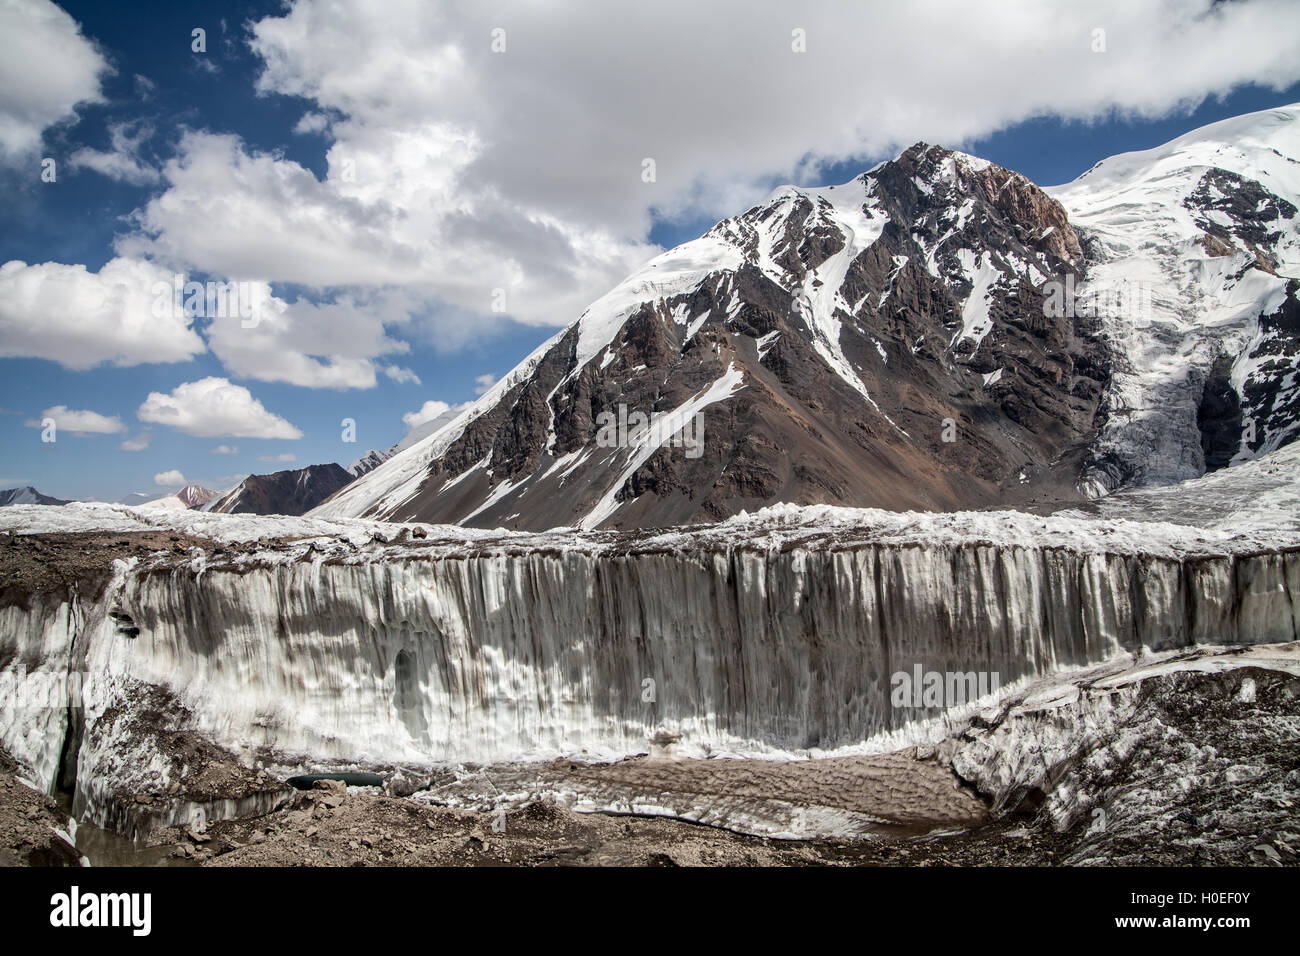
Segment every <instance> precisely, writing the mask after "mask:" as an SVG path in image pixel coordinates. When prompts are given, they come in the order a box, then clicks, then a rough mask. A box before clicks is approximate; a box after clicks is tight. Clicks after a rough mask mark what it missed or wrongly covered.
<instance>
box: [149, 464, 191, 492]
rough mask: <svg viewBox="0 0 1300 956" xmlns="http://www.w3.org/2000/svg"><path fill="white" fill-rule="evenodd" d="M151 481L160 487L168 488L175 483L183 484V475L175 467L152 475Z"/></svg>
mask: <svg viewBox="0 0 1300 956" xmlns="http://www.w3.org/2000/svg"><path fill="white" fill-rule="evenodd" d="M153 483H154V484H155V485H158V486H159V487H160V488H170V487H173V486H175V485H183V484H185V476H184V475H182V474H181V473H180V471H179V470H178V469H176V468H173V469H172V470H171V471H164V472H162V473H160V474H157V475H154V476H153Z"/></svg>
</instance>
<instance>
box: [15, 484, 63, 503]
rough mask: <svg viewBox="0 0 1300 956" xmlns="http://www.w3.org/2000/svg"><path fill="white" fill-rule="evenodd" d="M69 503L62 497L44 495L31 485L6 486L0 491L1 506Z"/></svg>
mask: <svg viewBox="0 0 1300 956" xmlns="http://www.w3.org/2000/svg"><path fill="white" fill-rule="evenodd" d="M68 503H69V502H67V501H65V500H64V499H62V498H51V497H50V496H49V495H43V494H41V493H40V492H39V491H37V490H36V489H35V488H33V487H32V486H31V485H26V486H24V487H22V488H6V489H5V490H3V491H0V508H4V507H7V506H9V505H66V504H68Z"/></svg>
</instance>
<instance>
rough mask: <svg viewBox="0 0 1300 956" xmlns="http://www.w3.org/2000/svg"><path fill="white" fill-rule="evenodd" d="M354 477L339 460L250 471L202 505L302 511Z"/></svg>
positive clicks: (232, 510)
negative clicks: (270, 471)
mask: <svg viewBox="0 0 1300 956" xmlns="http://www.w3.org/2000/svg"><path fill="white" fill-rule="evenodd" d="M351 481H353V476H352V475H351V474H349V473H348V472H347V470H345V469H344V468H342V467H341V466H340V465H338V464H336V463H335V462H328V463H326V464H323V465H308V466H307V467H305V468H296V469H291V470H288V471H277V472H275V473H273V474H269V475H249V476H248V477H247V478H245V479H244V480H243V481H241V482H240V483H239V484H238V485H236V486H235V487H234V488H232V489H231V490H230V491H228V492H226V493H225V494H223V495H221V496H220V497H217V498H214V499H213V500H211V501H209V502H207V503H206V504H205V505H203V506H202V510H204V511H213V512H217V513H219V514H259V515H268V514H279V515H301V514H304V513H306V512H307V511H310V510H311V509H312V508H314V507H315V506H317V505H318V504H320V503H321V502H323V501H324V500H325V499H326V498H328V497H329V496H330V495H332V494H334V492H336V491H338V490H339V489H340V488H342V487H344V486H345V485H347V484H349V483H350V482H351Z"/></svg>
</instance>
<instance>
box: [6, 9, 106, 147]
mask: <svg viewBox="0 0 1300 956" xmlns="http://www.w3.org/2000/svg"><path fill="white" fill-rule="evenodd" d="M108 71H109V66H108V62H107V61H106V60H105V59H104V57H103V56H102V55H101V54H100V52H99V51H98V50H97V49H95V46H94V44H93V43H91V42H90V41H89V40H87V39H86V38H85V37H84V36H82V34H81V30H80V29H79V27H78V26H77V21H75V20H74V19H72V17H70V16H68V14H66V13H64V12H63V11H62V10H61V9H59V8H58V7H57V6H55V5H54V4H53V3H50V2H49V0H0V161H5V162H9V163H14V162H18V161H22V160H24V159H26V158H28V157H30V156H32V155H34V154H35V152H36V150H37V147H38V146H40V142H41V134H42V133H43V132H44V131H45V130H46V129H47V128H48V127H50V126H53V125H54V124H55V123H58V122H60V121H63V120H66V119H69V118H71V117H72V116H74V115H75V114H74V109H75V107H76V106H77V104H78V103H93V102H98V101H99V100H100V99H101V98H102V97H101V95H100V87H99V82H100V78H101V77H102V76H103V75H104V74H105V73H107V72H108Z"/></svg>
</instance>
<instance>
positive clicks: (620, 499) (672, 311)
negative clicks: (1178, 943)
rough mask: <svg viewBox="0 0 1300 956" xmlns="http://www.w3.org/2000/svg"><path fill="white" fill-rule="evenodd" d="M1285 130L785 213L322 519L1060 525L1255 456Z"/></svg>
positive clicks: (1285, 122) (1279, 414)
mask: <svg viewBox="0 0 1300 956" xmlns="http://www.w3.org/2000/svg"><path fill="white" fill-rule="evenodd" d="M1298 114H1300V109H1298V108H1294V107H1292V108H1287V109H1285V110H1274V111H1269V112H1268V113H1264V114H1253V115H1252V116H1249V117H1242V118H1239V119H1238V120H1232V121H1228V123H1227V124H1216V126H1213V127H1207V128H1206V129H1205V130H1201V131H1197V132H1196V133H1193V134H1189V135H1188V136H1187V137H1183V138H1182V139H1181V140H1176V141H1174V142H1173V143H1171V144H1169V145H1167V146H1165V147H1161V148H1160V149H1158V150H1153V151H1150V152H1149V153H1144V154H1126V155H1124V156H1119V157H1115V158H1113V159H1111V160H1107V161H1105V162H1104V163H1102V164H1099V165H1098V166H1097V167H1094V169H1093V170H1090V171H1089V173H1087V174H1085V175H1084V176H1082V177H1080V179H1079V180H1076V181H1075V182H1074V183H1071V184H1069V185H1068V186H1065V187H1058V188H1056V189H1053V190H1044V189H1041V188H1039V187H1038V186H1036V185H1034V184H1033V183H1031V182H1030V181H1029V180H1028V179H1026V178H1025V177H1024V176H1021V175H1020V174H1018V173H1015V172H1012V171H1010V170H1007V169H1003V168H1001V167H998V166H996V165H993V164H991V163H988V162H986V161H984V160H981V159H977V158H975V157H972V156H967V155H965V154H962V153H958V152H954V151H951V150H947V149H943V148H939V147H935V146H929V145H925V144H918V145H916V146H913V147H912V148H910V149H908V150H907V151H905V152H904V153H903V154H902V155H901V156H899V157H898V158H897V159H895V160H893V161H890V162H886V163H883V164H881V165H880V166H877V167H876V168H875V169H873V170H871V171H869V172H867V173H864V174H863V175H861V176H859V177H857V178H856V179H854V180H852V181H850V182H848V183H845V184H843V185H839V186H830V187H824V188H815V189H814V188H796V187H782V188H781V189H778V190H776V191H775V192H774V193H773V194H772V195H771V196H770V197H769V198H768V199H767V200H766V201H765V202H764V203H762V204H760V205H759V206H756V207H754V208H753V209H750V210H748V211H747V212H745V213H743V214H742V215H740V216H737V217H735V218H732V219H728V220H725V221H723V222H721V223H719V224H718V225H717V226H715V227H714V228H713V229H711V230H710V231H709V232H708V233H706V234H705V235H704V236H702V237H701V238H700V239H697V240H694V241H692V242H688V243H685V244H684V245H682V246H679V247H677V248H676V249H673V250H671V251H669V252H667V253H665V254H663V255H661V256H659V257H658V258H656V259H654V260H652V261H651V262H649V263H647V264H646V265H645V266H644V267H643V268H642V269H640V270H639V271H638V272H637V273H635V274H634V275H632V276H631V277H629V278H628V279H627V280H625V281H624V282H623V283H621V284H620V285H619V286H617V287H616V288H615V289H613V290H612V291H611V292H609V293H608V294H607V295H605V296H603V297H602V298H601V299H599V300H597V301H596V302H595V303H594V304H593V305H592V306H591V307H590V308H588V309H587V311H586V312H584V313H583V315H582V316H581V317H580V318H579V319H578V320H577V321H576V322H574V323H573V324H572V325H570V326H569V327H568V328H566V329H565V330H563V331H562V332H560V333H559V334H558V335H557V336H556V337H555V338H553V339H552V340H551V341H550V342H548V343H546V344H545V345H543V346H542V347H541V348H540V349H538V350H537V352H535V353H534V354H533V355H532V356H530V357H529V358H528V359H527V360H525V362H523V363H522V364H521V365H520V366H519V367H518V368H516V369H515V370H514V371H513V372H512V373H511V374H509V375H507V376H506V377H505V378H504V379H503V380H502V381H501V382H499V383H498V384H497V385H496V386H495V387H494V388H493V389H492V390H490V391H489V392H488V393H487V394H486V395H484V396H483V398H482V399H480V400H479V401H478V402H476V403H475V404H474V405H472V406H471V407H469V408H468V409H466V410H465V411H463V412H462V413H460V414H459V415H457V416H456V417H455V418H454V419H453V420H452V421H450V422H449V423H447V424H446V425H444V426H442V427H441V428H439V429H438V430H437V431H436V432H435V433H434V434H432V435H430V436H429V437H428V438H425V439H424V440H422V441H419V442H417V443H415V444H413V445H411V446H410V447H408V448H406V449H404V450H399V451H398V452H397V453H396V454H394V455H393V457H392V458H390V459H389V460H387V461H385V462H384V463H383V464H381V465H379V466H378V467H376V468H374V469H373V470H372V471H369V472H368V473H367V474H364V475H363V476H362V477H361V478H360V479H359V480H358V481H356V482H354V483H353V484H352V485H350V486H349V487H347V488H345V489H344V490H343V491H341V492H340V493H339V494H337V495H335V496H334V497H333V498H332V499H331V500H330V501H328V502H326V503H325V504H324V505H323V506H321V507H320V508H318V509H316V511H315V512H314V513H315V514H317V515H320V516H327V517H334V516H339V517H342V516H362V515H364V516H367V517H378V518H391V519H395V520H420V521H431V522H447V523H460V524H464V525H469V526H479V527H495V526H502V527H509V528H521V529H545V528H550V527H555V526H559V525H578V526H581V527H587V528H591V527H615V528H621V527H645V526H657V525H668V524H677V523H683V522H694V521H706V520H717V519H720V518H724V517H727V516H729V515H732V514H736V513H738V512H740V511H742V510H753V509H755V508H758V507H761V506H763V505H765V504H769V503H773V502H778V501H783V502H793V503H798V504H817V503H834V504H842V505H853V506H860V507H880V508H887V509H894V510H906V509H919V510H953V509H964V508H980V507H985V506H989V505H993V504H1000V505H1011V506H1015V505H1028V504H1038V505H1044V504H1047V505H1055V504H1061V503H1067V502H1071V501H1077V500H1080V499H1082V498H1084V497H1087V496H1095V495H1097V494H1102V493H1105V492H1107V491H1109V490H1112V489H1114V488H1117V487H1120V486H1123V485H1125V484H1133V483H1143V482H1145V483H1151V482H1161V481H1166V480H1177V479H1181V478H1186V477H1192V476H1195V475H1198V474H1201V473H1202V472H1204V471H1205V469H1206V467H1207V466H1208V467H1216V466H1220V465H1223V464H1226V463H1227V462H1229V461H1233V460H1240V459H1241V458H1242V457H1243V456H1244V457H1250V456H1251V455H1253V454H1256V453H1258V452H1261V451H1267V450H1272V449H1274V448H1276V447H1279V446H1280V444H1284V443H1285V442H1286V441H1289V440H1291V439H1292V438H1294V435H1295V429H1296V424H1297V414H1300V407H1297V401H1300V390H1297V387H1296V381H1295V374H1294V372H1295V368H1294V366H1295V356H1296V354H1297V348H1296V346H1297V341H1296V339H1297V331H1296V321H1297V297H1296V288H1295V286H1296V281H1295V280H1294V278H1288V277H1294V276H1300V261H1298V260H1297V248H1298V246H1300V242H1298V240H1297V236H1298V235H1300V231H1298V229H1297V226H1298V225H1300V221H1298V220H1297V218H1296V206H1295V203H1294V201H1293V200H1295V199H1296V197H1297V196H1300V178H1297V177H1296V175H1295V170H1296V169H1297V168H1300V164H1297V161H1296V159H1295V158H1293V157H1294V156H1296V155H1300V134H1297V132H1296V129H1297V125H1296V123H1295V120H1296V118H1297V115H1298ZM1234 124H1236V125H1234ZM1287 197H1291V198H1287ZM1248 422H1252V423H1253V424H1251V425H1248V424H1247V423H1248ZM1251 429H1253V433H1251Z"/></svg>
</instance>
